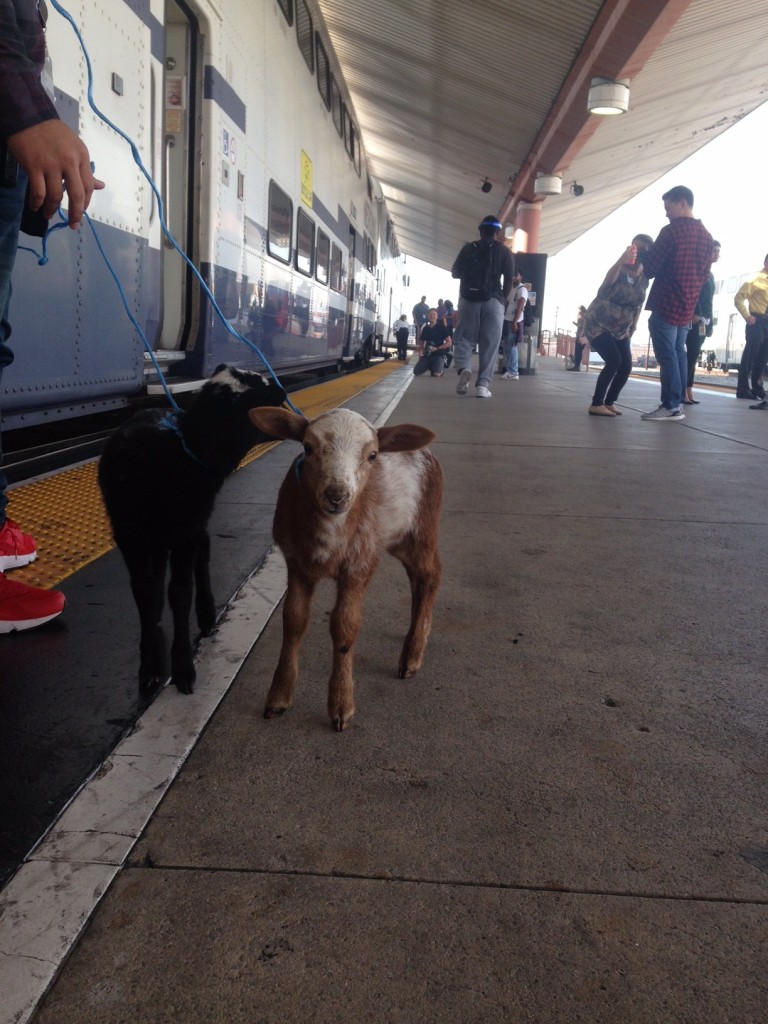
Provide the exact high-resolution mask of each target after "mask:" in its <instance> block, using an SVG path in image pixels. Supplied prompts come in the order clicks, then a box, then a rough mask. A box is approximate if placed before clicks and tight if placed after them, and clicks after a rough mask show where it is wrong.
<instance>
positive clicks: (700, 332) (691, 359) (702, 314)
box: [683, 242, 720, 405]
mask: <svg viewBox="0 0 768 1024" xmlns="http://www.w3.org/2000/svg"><path fill="white" fill-rule="evenodd" d="M719 259H720V243H719V242H713V243H712V262H713V263H717V261H718V260H719ZM714 296H715V275H714V274H713V273H712V271H711V270H710V272H709V277H708V278H707V280H706V281H705V282H704V284H703V285H702V288H701V292H700V293H699V301H698V302H697V303H696V309H694V311H693V323H692V324H691V329H690V330H689V331H688V337H687V338H686V339H685V351H686V355H687V357H688V379H687V381H686V387H685V394H684V397H683V405H698V404H699V402H698V399H696V398H694V397H693V382H694V379H695V377H696V366H697V364H698V362H699V356H700V355H701V347H702V345H703V344H704V339H705V338H711V337H712V332H713V330H714V325H713V323H712V316H713V313H712V300H713V299H714Z"/></svg>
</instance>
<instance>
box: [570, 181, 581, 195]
mask: <svg viewBox="0 0 768 1024" xmlns="http://www.w3.org/2000/svg"><path fill="white" fill-rule="evenodd" d="M571 195H572V196H583V195H584V186H583V185H577V184H576V182H575V181H574V183H573V184H572V185H571Z"/></svg>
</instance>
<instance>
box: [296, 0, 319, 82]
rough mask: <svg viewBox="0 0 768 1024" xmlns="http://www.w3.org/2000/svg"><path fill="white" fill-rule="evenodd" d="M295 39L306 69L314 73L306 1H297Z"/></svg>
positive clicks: (313, 54) (310, 17)
mask: <svg viewBox="0 0 768 1024" xmlns="http://www.w3.org/2000/svg"><path fill="white" fill-rule="evenodd" d="M296 39H297V40H298V43H299V49H300V50H301V53H302V55H303V57H304V60H305V61H306V62H307V67H308V68H309V70H310V71H311V72H312V74H314V73H315V51H314V50H313V49H312V15H311V14H310V13H309V8H308V7H307V2H306V0H298V3H297V4H296Z"/></svg>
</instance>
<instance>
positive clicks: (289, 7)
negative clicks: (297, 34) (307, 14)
mask: <svg viewBox="0 0 768 1024" xmlns="http://www.w3.org/2000/svg"><path fill="white" fill-rule="evenodd" d="M277 2H278V4H279V5H280V10H281V11H282V12H283V14H284V15H285V20H286V21H287V22H288V24H289V25H292V24H293V0H277Z"/></svg>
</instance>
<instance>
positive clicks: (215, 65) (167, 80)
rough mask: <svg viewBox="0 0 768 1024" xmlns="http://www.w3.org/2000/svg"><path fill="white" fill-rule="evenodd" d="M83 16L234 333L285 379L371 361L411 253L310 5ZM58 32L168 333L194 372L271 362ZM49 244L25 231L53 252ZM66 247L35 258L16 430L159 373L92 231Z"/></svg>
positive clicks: (13, 408)
mask: <svg viewBox="0 0 768 1024" xmlns="http://www.w3.org/2000/svg"><path fill="white" fill-rule="evenodd" d="M62 6H64V7H65V8H67V9H69V8H68V7H67V4H66V2H63V3H62ZM70 13H71V14H72V16H73V17H74V19H75V20H76V22H77V24H78V26H79V28H80V30H81V32H82V35H83V38H84V41H85V44H86V48H87V51H88V54H89V56H90V60H91V63H92V66H93V74H94V86H93V98H94V101H95V103H96V105H97V106H98V107H99V108H100V109H101V110H102V111H103V113H104V114H106V116H107V117H108V118H110V119H111V120H112V121H113V122H114V123H115V124H116V125H117V126H118V127H119V128H120V129H121V130H122V131H124V132H125V133H126V134H127V135H128V136H129V137H130V138H132V139H133V140H134V142H135V143H136V146H137V148H138V150H139V152H140V153H141V156H142V159H143V161H144V163H145V165H146V167H147V169H148V171H149V173H150V174H151V176H152V177H153V179H154V180H155V182H156V183H157V187H158V189H159V191H160V194H161V195H162V200H163V205H164V210H165V216H166V219H167V222H168V224H169V226H170V229H171V231H172V233H173V235H174V236H175V238H176V239H177V240H178V242H179V244H180V245H181V247H182V248H183V249H184V250H185V252H187V253H188V255H189V256H190V258H191V259H192V261H193V262H194V264H195V266H196V267H198V269H199V271H200V273H201V275H202V277H203V279H204V280H205V282H206V284H207V285H208V286H209V287H210V289H211V291H212V292H213V294H214V296H215V298H216V301H217V302H218V304H219V305H220V307H221V309H222V311H223V313H224V316H225V317H226V319H227V320H228V321H229V322H230V323H231V325H232V326H233V327H234V328H235V330H237V331H238V332H239V333H241V334H243V335H245V336H246V337H248V338H249V339H250V340H252V341H253V342H254V343H255V344H256V345H257V346H258V347H259V348H260V349H261V350H262V351H263V352H264V354H265V356H266V358H267V359H268V360H269V362H270V364H271V365H272V366H273V368H274V369H275V371H276V372H277V373H278V374H280V373H283V374H284V373H286V372H288V371H297V370H304V369H306V370H311V369H318V370H319V369H321V368H325V367H335V366H339V365H341V364H343V363H344V362H345V361H348V360H354V359H357V360H358V361H359V360H360V359H363V360H364V359H366V358H367V357H368V356H369V355H370V354H371V344H372V343H373V344H375V341H376V337H377V334H378V333H379V332H380V331H381V328H382V326H383V324H391V323H392V322H393V321H394V320H395V319H396V318H397V316H399V314H400V313H401V312H403V309H402V299H403V291H402V287H403V281H404V267H403V263H404V258H403V257H402V256H401V255H400V254H399V251H398V247H397V241H396V237H395V232H394V228H393V225H392V223H391V221H390V219H389V217H388V214H387V208H386V203H385V202H384V200H383V197H382V194H381V189H380V187H379V186H378V185H377V183H376V182H375V181H374V180H373V178H372V176H371V174H370V172H369V170H368V166H367V161H366V155H365V150H364V144H363V142H364V140H362V139H361V137H360V133H359V131H358V128H357V121H356V118H355V113H354V109H353V107H352V104H351V101H350V98H349V94H348V92H347V90H346V87H345V85H344V82H343V79H342V76H341V72H340V67H339V65H338V62H337V60H336V58H335V56H334V53H333V51H332V49H331V46H330V40H329V38H328V35H327V33H326V30H325V27H324V25H323V22H322V19H321V17H320V14H319V11H318V10H317V8H316V7H315V6H314V4H313V2H312V0H195V2H194V3H192V2H189V3H188V2H186V0H183V2H182V0H166V2H162V0H113V2H112V3H109V4H102V3H100V2H99V0H79V2H78V3H77V4H76V5H74V6H73V7H72V8H71V10H70ZM47 40H48V48H49V52H50V55H51V58H52V62H53V77H54V82H55V85H56V102H57V109H58V111H59V114H60V116H61V118H62V119H63V120H64V121H66V122H67V123H69V124H70V125H72V126H73V127H74V128H76V129H77V130H78V131H79V132H80V133H81V135H82V137H83V139H84V141H85V142H86V144H87V145H88V148H89V150H90V152H91V157H92V159H93V161H94V164H95V170H96V175H97V176H98V177H100V178H102V179H103V180H104V181H105V182H106V188H105V189H104V190H103V191H101V192H99V193H96V194H95V195H94V198H93V201H92V203H91V208H90V211H89V212H90V214H91V216H92V218H93V222H94V226H95V228H96V231H97V232H98V235H99V237H100V239H101V241H102V244H103V246H104V248H105V250H106V252H107V254H108V257H109V259H110V261H111V263H112V264H113V266H114V268H115V271H116V273H117V275H118V277H119V279H120V281H121V283H122V285H123V288H124V289H125V292H126V296H127V299H128V302H129V305H130V307H131V309H132V311H133V312H134V315H135V316H136V317H137V319H138V321H139V322H140V324H141V326H142V328H143V329H144V331H145V333H146V336H147V338H148V340H149V342H150V344H151V346H152V348H153V349H154V350H155V351H156V352H157V353H158V355H159V356H160V357H161V358H162V359H163V361H164V364H165V365H166V367H168V368H169V369H170V373H171V375H172V376H176V377H178V378H183V379H188V380H194V379H200V378H203V377H206V376H208V375H209V374H210V373H211V372H212V371H213V369H214V368H215V367H216V365H217V364H218V363H220V362H223V361H232V362H236V363H239V364H241V365H243V366H248V367H252V368H257V369H260V368H262V363H261V361H260V360H259V358H258V356H257V355H256V354H255V353H254V352H253V351H252V350H251V349H250V348H249V347H247V346H246V345H244V344H243V343H242V342H241V341H239V340H238V339H236V338H234V337H232V336H231V335H230V334H229V333H228V332H227V330H226V328H225V327H224V326H223V325H222V324H221V322H220V320H219V319H218V317H217V316H215V314H214V312H213V310H212V308H211V306H210V303H209V302H208V300H207V299H206V297H205V296H204V294H203V293H202V290H201V288H200V285H199V283H198V282H197V281H196V280H195V278H194V276H193V274H192V271H191V270H189V268H188V267H187V266H186V264H184V262H183V261H182V259H181V257H180V256H179V254H178V253H177V252H176V251H175V250H174V249H173V248H172V247H170V246H169V244H168V243H167V242H166V241H165V240H164V237H163V234H162V231H161V225H160V217H159V209H158V203H157V201H156V199H155V197H154V195H153V193H152V191H151V189H150V187H149V185H148V183H147V181H146V179H145V177H144V175H143V174H142V173H141V171H140V169H139V168H138V166H137V165H136V163H135V162H134V160H133V158H132V156H131V151H130V147H129V145H128V144H127V143H126V142H125V141H124V140H123V139H122V138H120V136H119V135H118V134H117V133H115V132H114V131H113V130H112V129H111V128H110V127H108V126H107V125H106V124H105V123H104V122H103V121H102V120H101V119H100V118H99V117H98V116H97V115H96V113H94V112H93V110H92V109H91V107H90V106H89V104H88V100H87V75H86V61H85V57H84V56H83V53H82V51H81V48H80V45H79V43H78V41H77V38H76V36H75V33H74V32H73V30H72V28H71V26H70V24H69V23H68V22H67V21H66V20H65V18H64V17H62V15H61V14H60V13H58V12H56V11H54V10H53V9H51V12H50V17H49V21H48V31H47ZM39 241H40V240H39V239H27V238H26V236H22V240H21V244H24V245H26V244H29V245H30V246H31V247H32V248H35V249H36V250H37V251H38V252H39V250H40V245H39ZM48 257H49V262H48V263H47V264H45V265H44V266H40V265H38V260H37V258H36V256H35V255H33V254H32V253H30V252H27V251H25V250H22V251H20V252H19V254H18V256H17V260H16V267H15V271H14V277H13V299H12V304H11V316H10V319H11V322H12V325H13V335H12V338H11V341H10V344H11V345H12V347H13V349H14V352H15V356H16V358H15V361H14V363H13V364H12V365H11V366H10V367H8V368H7V369H6V370H5V371H4V374H3V380H2V385H1V386H0V387H1V390H0V409H2V414H3V427H4V428H13V427H18V426H22V425H34V424H36V423H39V422H42V421H45V420H49V419H57V418H64V417H69V416H75V415H83V414H86V413H89V412H93V411H97V410H100V409H104V408H109V407H111V406H116V405H120V404H123V403H125V402H126V400H127V399H128V398H129V397H130V396H132V395H135V394H138V393H140V392H141V390H142V388H143V386H144V380H145V372H144V371H145V363H146V359H145V356H144V350H143V346H142V343H141V341H140V339H139V337H138V335H137V334H136V332H135V330H134V328H133V326H132V324H131V323H130V321H129V319H128V317H127V316H126V314H125V312H124V310H123V308H122V305H121V302H120V299H119V295H118V292H117V289H116V286H115V285H114V282H113V280H112V278H111V277H110V275H109V272H108V270H107V268H106V266H105V265H104V262H103V260H102V257H101V255H100V253H99V251H98V249H97V246H96V244H95V241H94V238H93V237H92V234H91V232H90V230H89V228H88V226H87V225H86V224H85V223H84V224H83V227H82V229H81V230H80V231H79V232H71V231H69V230H61V231H56V232H55V233H54V234H52V235H51V236H50V238H49V241H48Z"/></svg>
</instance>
